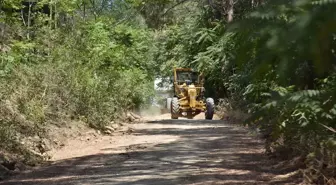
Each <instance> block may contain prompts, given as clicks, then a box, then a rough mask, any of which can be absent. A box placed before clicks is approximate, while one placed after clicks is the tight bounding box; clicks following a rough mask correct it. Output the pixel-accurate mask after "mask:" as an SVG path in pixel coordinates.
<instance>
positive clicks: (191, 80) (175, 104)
mask: <svg viewBox="0 0 336 185" xmlns="http://www.w3.org/2000/svg"><path fill="white" fill-rule="evenodd" d="M173 83H174V97H173V98H171V102H170V112H171V118H172V119H178V118H179V117H187V118H188V119H193V118H194V117H195V116H196V115H198V114H200V113H201V112H204V113H205V119H209V120H211V119H212V118H213V115H214V100H213V99H212V98H207V99H206V100H205V98H204V92H205V89H204V87H203V84H204V79H203V75H199V73H198V72H194V71H193V70H192V69H189V68H174V80H173ZM204 100H205V101H204Z"/></svg>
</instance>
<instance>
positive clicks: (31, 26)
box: [0, 0, 336, 184]
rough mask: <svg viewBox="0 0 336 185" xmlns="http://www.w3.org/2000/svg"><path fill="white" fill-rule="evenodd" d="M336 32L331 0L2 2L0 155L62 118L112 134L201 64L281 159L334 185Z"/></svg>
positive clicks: (213, 86)
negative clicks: (157, 88) (163, 86)
mask: <svg viewBox="0 0 336 185" xmlns="http://www.w3.org/2000/svg"><path fill="white" fill-rule="evenodd" d="M335 25H336V4H335V2H334V1H322V0H295V1H289V0H279V1H276V2H275V1H268V0H196V1H189V0H157V1H150V0H114V1H109V0H106V1H105V0H92V1H86V0H75V1H66V0H56V1H51V0H44V1H21V0H4V1H1V2H0V32H1V33H0V50H1V53H0V59H1V61H0V103H1V105H0V123H1V127H0V148H2V149H5V150H6V151H13V150H14V151H24V150H22V149H21V147H23V146H22V145H23V144H21V143H20V141H21V140H22V138H26V137H29V136H31V137H33V136H35V135H43V133H44V132H45V128H46V127H47V126H48V125H50V124H59V123H60V122H67V121H72V120H80V121H82V122H83V123H85V124H87V125H89V126H91V127H94V128H98V129H99V128H104V126H106V125H109V124H110V123H111V121H113V120H117V119H121V118H122V116H123V115H124V113H125V112H126V111H127V110H130V109H136V108H139V107H141V106H145V105H146V103H148V102H150V101H151V97H153V81H154V78H155V77H167V76H171V71H172V67H174V66H181V67H193V68H195V69H197V70H200V71H203V72H204V73H205V76H206V77H207V79H206V80H207V83H206V89H207V92H206V93H207V95H208V96H212V97H214V98H215V99H216V100H217V103H218V104H220V105H222V106H221V108H222V110H225V111H226V114H225V115H224V116H226V117H228V116H229V117H231V118H234V117H237V116H238V114H240V115H241V114H243V115H244V123H245V124H248V125H251V126H253V127H257V128H258V129H259V130H260V131H261V133H262V134H263V136H264V138H265V140H266V145H265V149H266V151H267V153H268V154H269V155H270V156H272V157H278V158H279V157H281V158H282V159H287V160H290V159H294V158H299V159H300V160H299V161H303V163H304V166H303V167H302V168H303V175H304V177H305V180H306V181H307V182H309V183H313V184H314V183H315V184H328V183H329V184H332V183H335V174H336V97H335V94H336V63H335V61H336V57H335V50H336V35H335V32H336V27H335ZM237 112H240V113H237ZM245 118H246V119H245ZM41 137H42V136H41Z"/></svg>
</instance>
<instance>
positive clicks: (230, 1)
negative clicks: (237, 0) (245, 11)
mask: <svg viewBox="0 0 336 185" xmlns="http://www.w3.org/2000/svg"><path fill="white" fill-rule="evenodd" d="M233 14H234V2H233V0H228V3H227V22H232V21H233Z"/></svg>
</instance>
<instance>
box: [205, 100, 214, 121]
mask: <svg viewBox="0 0 336 185" xmlns="http://www.w3.org/2000/svg"><path fill="white" fill-rule="evenodd" d="M214 112H215V101H214V100H213V99H212V98H207V99H206V111H205V119H208V120H212V118H213V115H214Z"/></svg>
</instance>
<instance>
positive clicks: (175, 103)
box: [170, 98, 180, 119]
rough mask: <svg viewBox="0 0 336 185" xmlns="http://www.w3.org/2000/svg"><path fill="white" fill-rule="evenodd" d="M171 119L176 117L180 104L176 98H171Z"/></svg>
mask: <svg viewBox="0 0 336 185" xmlns="http://www.w3.org/2000/svg"><path fill="white" fill-rule="evenodd" d="M170 111H171V119H178V117H179V114H180V105H179V102H178V99H177V98H173V99H172V101H171V109H170Z"/></svg>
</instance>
